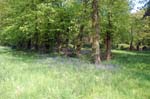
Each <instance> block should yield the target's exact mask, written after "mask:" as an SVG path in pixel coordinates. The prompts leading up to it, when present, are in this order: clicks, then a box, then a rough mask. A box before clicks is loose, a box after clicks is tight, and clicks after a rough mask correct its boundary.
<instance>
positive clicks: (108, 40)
mask: <svg viewBox="0 0 150 99" xmlns="http://www.w3.org/2000/svg"><path fill="white" fill-rule="evenodd" d="M110 59H111V36H110V33H107V34H106V60H107V61H109V60H110Z"/></svg>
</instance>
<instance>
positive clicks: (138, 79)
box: [0, 47, 150, 99]
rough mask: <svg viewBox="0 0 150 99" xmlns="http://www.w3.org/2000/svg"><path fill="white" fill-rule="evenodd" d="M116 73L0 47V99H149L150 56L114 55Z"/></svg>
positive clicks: (133, 54) (140, 53)
mask: <svg viewBox="0 0 150 99" xmlns="http://www.w3.org/2000/svg"><path fill="white" fill-rule="evenodd" d="M113 54H114V56H113V57H114V59H113V60H112V61H111V62H110V63H111V64H116V65H117V66H116V67H115V69H112V70H111V69H106V70H101V69H97V68H95V66H94V65H92V64H90V63H87V62H84V61H81V60H79V59H76V58H66V57H50V56H49V55H39V54H36V53H25V52H22V51H13V50H11V49H9V48H6V47H0V99H150V52H127V51H116V50H115V51H113Z"/></svg>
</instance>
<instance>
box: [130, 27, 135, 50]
mask: <svg viewBox="0 0 150 99" xmlns="http://www.w3.org/2000/svg"><path fill="white" fill-rule="evenodd" d="M133 48H134V47H133V27H131V41H130V51H132V50H133Z"/></svg>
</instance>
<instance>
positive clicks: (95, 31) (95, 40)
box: [92, 0, 101, 64]
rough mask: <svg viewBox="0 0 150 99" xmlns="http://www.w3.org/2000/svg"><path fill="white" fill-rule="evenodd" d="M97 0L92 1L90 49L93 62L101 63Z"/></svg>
mask: <svg viewBox="0 0 150 99" xmlns="http://www.w3.org/2000/svg"><path fill="white" fill-rule="evenodd" d="M99 25H100V24H99V0H93V1H92V32H93V33H92V37H93V38H92V40H93V42H92V50H93V57H94V62H95V64H99V63H101V58H100V45H99V39H100V27H99Z"/></svg>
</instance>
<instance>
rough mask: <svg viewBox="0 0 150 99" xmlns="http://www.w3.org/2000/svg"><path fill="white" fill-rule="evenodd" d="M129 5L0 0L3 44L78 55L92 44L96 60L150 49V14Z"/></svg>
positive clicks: (101, 0)
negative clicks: (116, 51)
mask: <svg viewBox="0 0 150 99" xmlns="http://www.w3.org/2000/svg"><path fill="white" fill-rule="evenodd" d="M130 5H131V2H130V0H13V1H12V0H1V1H0V20H1V24H0V44H1V45H5V46H11V47H12V48H16V49H24V50H35V51H39V52H44V53H45V52H54V51H55V52H58V53H64V54H65V55H67V56H68V55H70V54H74V55H76V56H80V54H81V50H82V49H83V48H85V46H86V47H87V46H88V47H89V48H91V50H92V53H91V57H93V58H92V59H93V62H95V63H96V64H99V63H100V62H101V58H102V57H103V55H102V54H101V53H103V52H104V53H105V55H104V57H105V59H106V60H110V59H111V56H112V55H111V49H112V48H119V49H130V50H142V49H149V46H150V33H149V32H150V30H149V29H150V28H149V27H150V18H149V17H146V16H148V14H146V13H145V14H144V10H140V11H138V12H137V13H130V10H131V6H130ZM148 11H149V10H147V11H146V12H148ZM143 14H144V15H145V16H144V19H143V20H142V19H141V18H142V16H143ZM101 51H102V52H101Z"/></svg>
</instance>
